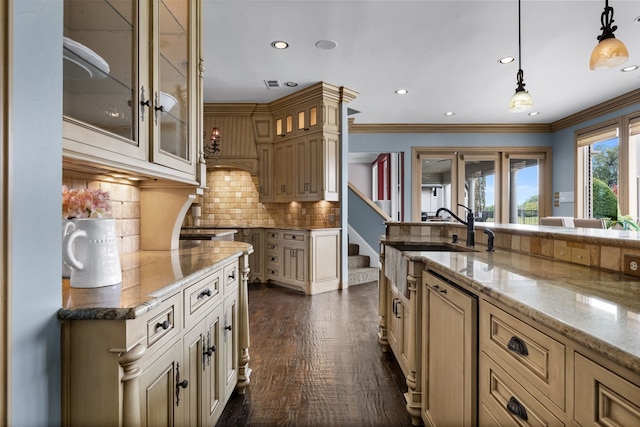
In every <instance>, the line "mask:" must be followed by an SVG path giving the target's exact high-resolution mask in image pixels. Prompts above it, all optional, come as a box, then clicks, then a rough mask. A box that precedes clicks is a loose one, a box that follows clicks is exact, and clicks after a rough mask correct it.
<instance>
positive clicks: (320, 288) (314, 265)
mask: <svg viewBox="0 0 640 427" xmlns="http://www.w3.org/2000/svg"><path fill="white" fill-rule="evenodd" d="M265 235H266V237H265V279H266V280H268V281H272V282H275V283H276V284H279V285H282V286H285V287H289V288H292V289H296V290H300V291H302V292H304V293H306V294H309V295H313V294H317V293H320V292H326V291H330V290H335V289H338V288H339V286H340V230H338V229H313V230H287V229H267V230H266V231H265Z"/></svg>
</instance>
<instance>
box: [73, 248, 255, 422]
mask: <svg viewBox="0 0 640 427" xmlns="http://www.w3.org/2000/svg"><path fill="white" fill-rule="evenodd" d="M247 258H248V255H246V254H245V255H243V256H242V261H241V262H240V261H239V259H238V258H237V256H236V257H233V258H232V259H230V260H228V261H226V262H224V263H221V264H220V265H219V266H218V267H217V268H215V269H213V270H212V271H210V272H208V273H206V274H204V275H203V276H201V277H200V278H198V279H197V280H193V281H192V282H190V283H185V284H184V285H183V286H181V287H175V288H174V287H170V289H174V291H173V292H171V293H170V294H168V295H166V296H164V297H163V300H162V301H161V302H159V303H158V302H153V301H152V302H149V303H148V307H149V309H148V311H146V312H144V313H143V314H141V315H139V316H130V315H125V316H123V317H122V318H116V319H112V318H110V317H111V316H112V314H109V315H107V316H106V317H104V318H98V319H97V318H84V317H85V316H79V317H78V318H76V319H69V320H63V323H62V325H63V326H62V347H63V361H64V362H63V402H64V403H63V425H71V426H75V425H77V426H87V425H105V426H118V425H124V426H128V425H144V426H154V427H155V426H165V425H166V426H173V425H197V426H214V425H215V423H216V421H217V419H218V418H219V416H220V414H221V413H222V410H223V408H224V406H225V404H226V402H227V400H228V399H229V397H230V396H231V393H232V392H233V391H234V389H235V390H237V392H238V393H240V394H242V393H243V392H244V389H245V387H247V386H248V384H249V376H250V373H251V371H250V369H249V368H248V366H247V364H248V359H249V355H248V322H247V320H248V312H247V310H248V307H247V305H246V285H247V283H246V281H247V276H248V265H247ZM242 301H244V302H243V303H242ZM144 306H145V304H143V307H144ZM131 317H133V318H131ZM241 347H242V348H241Z"/></svg>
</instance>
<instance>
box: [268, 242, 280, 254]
mask: <svg viewBox="0 0 640 427" xmlns="http://www.w3.org/2000/svg"><path fill="white" fill-rule="evenodd" d="M279 248H280V244H279V243H278V242H275V241H270V242H267V244H266V245H265V249H266V251H267V252H269V253H277V252H278V249H279Z"/></svg>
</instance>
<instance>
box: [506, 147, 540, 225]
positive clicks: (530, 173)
mask: <svg viewBox="0 0 640 427" xmlns="http://www.w3.org/2000/svg"><path fill="white" fill-rule="evenodd" d="M506 162H507V167H508V171H507V173H506V174H505V175H507V176H506V179H507V180H508V182H507V185H508V192H509V203H508V207H507V209H506V211H507V212H509V222H510V223H512V224H538V219H539V212H540V206H541V204H542V202H543V198H542V197H541V195H540V185H541V178H542V161H541V158H539V157H537V156H535V155H530V156H527V155H517V156H513V157H509V158H508V159H506Z"/></svg>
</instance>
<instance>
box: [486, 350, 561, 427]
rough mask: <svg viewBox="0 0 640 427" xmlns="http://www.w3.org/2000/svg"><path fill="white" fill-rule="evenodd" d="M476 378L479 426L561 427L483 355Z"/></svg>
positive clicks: (559, 423)
mask: <svg viewBox="0 0 640 427" xmlns="http://www.w3.org/2000/svg"><path fill="white" fill-rule="evenodd" d="M479 374H480V378H479V386H480V408H481V409H480V411H479V415H480V425H483V426H489V425H492V426H505V427H506V426H513V425H527V426H561V425H564V424H563V423H562V422H561V421H560V420H559V419H558V418H556V417H555V416H554V415H553V413H551V412H550V411H549V410H548V409H547V408H545V407H544V405H542V404H541V403H540V402H538V401H537V400H536V399H535V398H534V397H533V396H531V395H530V394H529V393H527V391H526V390H525V389H524V388H523V387H522V386H521V385H520V384H518V383H517V382H516V381H515V380H514V379H513V378H511V377H510V376H509V375H508V374H507V373H506V372H505V371H504V370H503V369H501V368H500V367H499V366H498V364H497V363H495V362H494V361H493V360H492V359H491V358H490V357H488V356H487V355H486V354H485V353H481V354H480V372H479Z"/></svg>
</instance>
